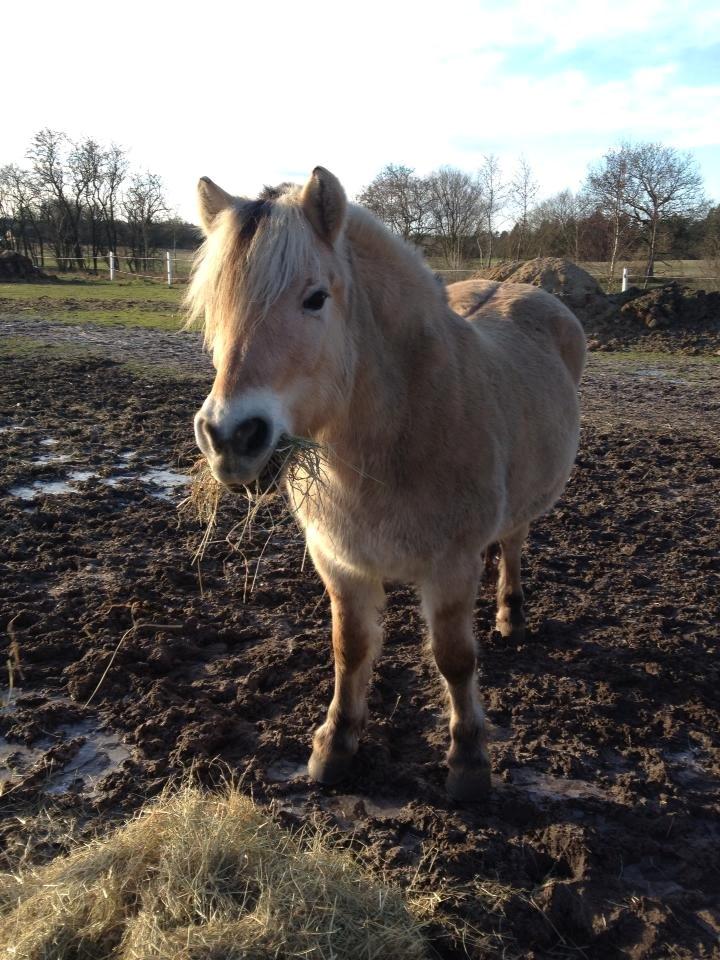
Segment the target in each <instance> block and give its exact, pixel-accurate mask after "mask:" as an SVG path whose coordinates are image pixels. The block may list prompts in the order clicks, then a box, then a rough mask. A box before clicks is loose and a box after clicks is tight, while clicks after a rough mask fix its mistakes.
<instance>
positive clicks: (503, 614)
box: [495, 524, 530, 640]
mask: <svg viewBox="0 0 720 960" xmlns="http://www.w3.org/2000/svg"><path fill="white" fill-rule="evenodd" d="M529 529H530V527H529V525H528V524H523V526H522V527H518V528H517V530H513V532H512V533H511V534H510V535H509V536H507V537H504V538H503V539H502V540H501V541H500V562H499V564H498V583H497V618H496V620H495V627H496V629H497V630H499V631H500V633H501V634H502V636H503V637H509V638H512V639H514V640H522V638H523V637H524V636H525V613H524V611H523V589H522V580H521V575H520V558H521V555H522V548H523V544H524V542H525V540H526V539H527V535H528V531H529Z"/></svg>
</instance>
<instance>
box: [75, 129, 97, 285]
mask: <svg viewBox="0 0 720 960" xmlns="http://www.w3.org/2000/svg"><path fill="white" fill-rule="evenodd" d="M69 165H70V170H71V171H72V174H73V180H74V182H76V183H77V184H78V186H79V187H80V188H81V189H82V192H83V200H84V219H85V222H86V224H87V230H88V232H87V239H88V240H89V241H90V250H91V256H92V261H93V270H94V271H95V272H96V273H97V262H98V255H99V253H100V243H101V225H102V204H101V202H100V197H101V195H102V189H103V180H104V177H105V151H104V150H103V149H102V147H101V146H100V145H99V144H98V143H97V141H95V140H92V139H90V138H89V139H87V140H85V141H84V142H83V143H76V144H75V145H74V146H73V149H72V151H71V153H70V158H69Z"/></svg>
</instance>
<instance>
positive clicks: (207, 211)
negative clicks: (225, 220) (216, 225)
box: [197, 177, 235, 233]
mask: <svg viewBox="0 0 720 960" xmlns="http://www.w3.org/2000/svg"><path fill="white" fill-rule="evenodd" d="M197 198H198V210H199V212H200V223H201V224H202V228H203V230H204V231H205V233H208V232H209V230H210V227H212V225H213V220H214V219H215V217H216V216H217V215H218V214H219V213H220V211H221V210H224V209H225V208H226V207H229V206H230V204H232V203H233V202H234V200H235V198H234V197H231V196H230V194H229V193H226V192H225V191H224V190H223V189H222V187H219V186H218V185H217V184H216V183H213V181H212V180H211V179H210V177H200V179H199V180H198V185H197Z"/></svg>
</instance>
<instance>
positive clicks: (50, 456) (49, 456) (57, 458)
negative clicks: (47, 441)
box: [31, 453, 70, 464]
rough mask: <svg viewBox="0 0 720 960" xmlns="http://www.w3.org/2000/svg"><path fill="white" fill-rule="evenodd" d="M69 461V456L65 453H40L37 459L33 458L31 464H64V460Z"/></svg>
mask: <svg viewBox="0 0 720 960" xmlns="http://www.w3.org/2000/svg"><path fill="white" fill-rule="evenodd" d="M69 459H70V455H69V454H67V453H41V454H40V456H39V457H34V458H33V460H32V461H31V463H34V464H44V463H64V462H65V461H66V460H69Z"/></svg>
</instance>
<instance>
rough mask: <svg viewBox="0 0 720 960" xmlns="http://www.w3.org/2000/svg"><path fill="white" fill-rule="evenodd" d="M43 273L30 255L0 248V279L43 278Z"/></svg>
mask: <svg viewBox="0 0 720 960" xmlns="http://www.w3.org/2000/svg"><path fill="white" fill-rule="evenodd" d="M44 279H46V277H45V274H44V273H43V272H42V270H38V268H37V267H36V266H35V265H34V263H33V262H32V260H31V259H30V257H25V256H23V254H22V253H16V252H15V251H14V250H0V281H2V282H3V283H6V282H7V281H8V280H44Z"/></svg>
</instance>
